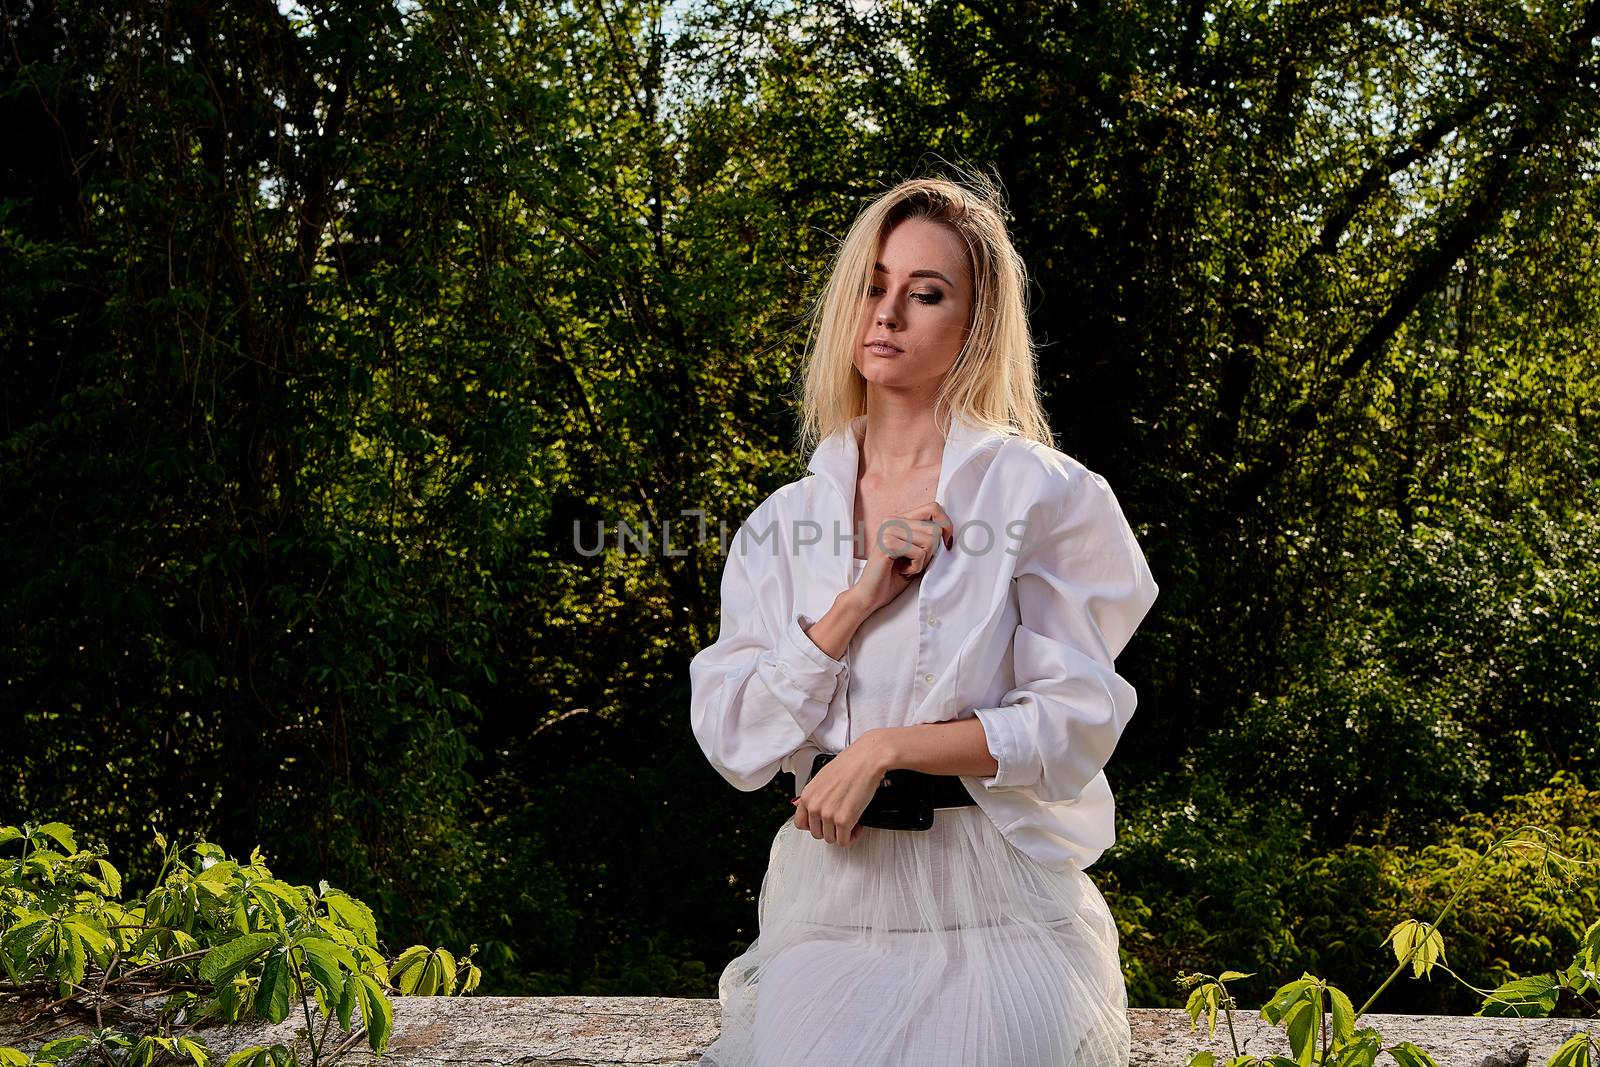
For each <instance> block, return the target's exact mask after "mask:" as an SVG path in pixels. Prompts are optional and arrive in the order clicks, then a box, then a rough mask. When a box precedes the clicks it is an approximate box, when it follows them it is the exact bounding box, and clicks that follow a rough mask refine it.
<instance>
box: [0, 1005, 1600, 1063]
mask: <svg viewBox="0 0 1600 1067" xmlns="http://www.w3.org/2000/svg"><path fill="white" fill-rule="evenodd" d="M394 1005H395V1018H394V1036H393V1038H392V1039H391V1041H390V1045H389V1051H388V1054H387V1055H386V1056H385V1057H384V1059H385V1061H388V1062H391V1063H393V1064H394V1065H395V1067H411V1065H416V1067H435V1065H438V1067H444V1065H447V1064H448V1065H450V1067H475V1065H479V1064H482V1065H490V1064H517V1065H519V1067H614V1065H615V1067H620V1065H623V1064H677V1063H694V1062H695V1061H696V1060H698V1059H699V1058H700V1053H701V1051H702V1050H704V1049H705V1047H706V1046H707V1045H708V1044H710V1043H711V1042H712V1041H713V1040H715V1038H716V1036H717V1031H718V1026H719V1018H720V1011H719V1007H718V1004H717V1002H716V1001H715V1000H684V999H678V998H672V997H395V998H394ZM18 1010H19V1008H18V1006H17V1005H16V1004H15V1003H11V1004H4V1005H0V1045H12V1046H16V1047H20V1048H24V1049H29V1050H32V1049H36V1048H37V1047H38V1045H39V1043H40V1040H46V1039H48V1038H49V1037H54V1036H62V1035H64V1034H68V1033H81V1032H84V1031H85V1030H88V1029H92V1028H93V1026H94V1020H93V1018H92V1017H91V1018H90V1019H89V1020H88V1021H87V1025H86V1026H81V1027H79V1028H76V1029H73V1028H67V1029H58V1027H59V1026H61V1025H62V1024H66V1023H70V1022H72V1020H70V1019H68V1018H65V1017H55V1018H49V1019H48V1021H47V1019H45V1018H41V1019H38V1020H35V1021H34V1022H33V1023H32V1024H31V1025H30V1026H28V1027H27V1028H26V1030H24V1031H19V1030H18V1027H17V1025H16V1013H17V1011H18ZM1128 1018H1129V1024H1130V1026H1131V1028H1132V1030H1133V1067H1182V1065H1183V1064H1185V1063H1187V1062H1188V1058H1189V1056H1190V1054H1192V1053H1193V1052H1194V1051H1196V1050H1197V1049H1201V1048H1210V1049H1212V1050H1213V1051H1215V1052H1216V1053H1217V1058H1218V1062H1219V1064H1220V1063H1225V1062H1226V1057H1230V1056H1231V1055H1232V1052H1233V1046H1232V1044H1231V1043H1230V1041H1229V1040H1228V1035H1227V1030H1226V1028H1225V1027H1224V1026H1223V1025H1222V1019H1221V1017H1219V1018H1218V1020H1217V1023H1218V1027H1217V1033H1216V1035H1215V1037H1212V1038H1209V1039H1208V1038H1207V1037H1206V1034H1205V1028H1204V1025H1203V1024H1202V1026H1201V1029H1200V1030H1198V1031H1195V1032H1191V1031H1190V1029H1189V1017H1188V1016H1187V1015H1186V1014H1184V1013H1183V1012H1182V1011H1178V1010H1176V1009H1166V1008H1135V1009H1133V1010H1132V1011H1130V1012H1129V1013H1128ZM1362 1024H1363V1025H1370V1026H1375V1027H1377V1028H1378V1030H1379V1031H1380V1032H1381V1033H1382V1034H1383V1040H1384V1044H1385V1045H1386V1046H1387V1045H1393V1044H1395V1043H1397V1042H1399V1041H1402V1040H1405V1041H1411V1042H1414V1043H1415V1044H1417V1045H1419V1046H1421V1047H1422V1048H1424V1049H1426V1050H1428V1051H1429V1052H1430V1053H1432V1054H1433V1056H1434V1058H1435V1059H1436V1060H1438V1062H1439V1063H1440V1065H1441V1067H1544V1065H1545V1064H1546V1063H1548V1062H1549V1060H1550V1057H1551V1055H1553V1054H1554V1052H1555V1050H1556V1049H1557V1048H1558V1047H1559V1046H1560V1045H1561V1043H1562V1042H1563V1041H1565V1040H1566V1039H1567V1038H1568V1037H1570V1036H1571V1035H1573V1034H1575V1033H1580V1032H1582V1031H1584V1030H1592V1031H1593V1032H1595V1033H1596V1034H1597V1035H1600V1021H1593V1020H1591V1021H1590V1023H1589V1024H1588V1025H1586V1023H1585V1021H1584V1020H1579V1019H1480V1018H1475V1017H1458V1016H1418V1015H1377V1014H1373V1015H1367V1016H1364V1017H1363V1019H1362ZM304 1025H305V1024H304V1019H303V1018H302V1017H300V1016H291V1017H290V1018H289V1019H288V1020H286V1021H284V1022H282V1023H280V1024H278V1025H277V1026H261V1025H255V1026H230V1027H219V1028H213V1029H209V1030H205V1031H201V1032H200V1036H203V1037H204V1038H205V1040H206V1044H207V1045H208V1046H209V1047H210V1048H211V1050H212V1052H213V1053H221V1054H222V1058H226V1054H227V1053H229V1052H232V1051H234V1050H236V1049H240V1048H243V1047H245V1046H247V1045H254V1044H274V1043H280V1042H281V1043H283V1044H290V1043H293V1042H295V1041H299V1042H300V1043H301V1050H302V1055H301V1062H302V1063H306V1064H309V1063H310V1056H309V1055H308V1054H307V1053H306V1050H305V1045H304V1038H303V1037H297V1035H296V1030H297V1028H300V1029H303V1027H304ZM319 1025H320V1023H319ZM1234 1025H1235V1027H1236V1028H1237V1029H1238V1033H1239V1040H1240V1043H1241V1045H1242V1046H1243V1048H1244V1051H1246V1052H1247V1053H1253V1054H1257V1055H1262V1054H1272V1053H1283V1054H1287V1053H1288V1051H1289V1049H1288V1045H1287V1043H1286V1041H1285V1040H1284V1035H1283V1031H1281V1030H1279V1029H1277V1028H1276V1027H1272V1026H1269V1025H1268V1024H1267V1023H1266V1022H1265V1021H1263V1020H1262V1019H1261V1018H1260V1017H1259V1016H1256V1015H1253V1014H1247V1013H1241V1012H1236V1013H1235V1014H1234ZM45 1030H51V1031H54V1032H53V1033H49V1034H43V1035H42V1036H32V1039H31V1040H30V1035H40V1034H41V1032H42V1031H45ZM330 1032H331V1033H332V1034H333V1035H335V1040H334V1041H330V1042H329V1048H330V1049H331V1048H332V1047H335V1046H336V1045H337V1043H338V1041H337V1036H338V1033H339V1031H338V1029H337V1026H335V1028H334V1029H333V1030H332V1031H330ZM221 1062H222V1059H219V1060H218V1061H217V1063H218V1064H219V1065H220V1063H221ZM341 1062H343V1063H349V1064H351V1065H352V1067H354V1065H358V1064H359V1065H367V1064H375V1063H377V1062H378V1060H377V1057H374V1056H373V1055H372V1054H371V1052H370V1050H369V1049H368V1048H367V1046H366V1042H365V1040H364V1039H362V1040H361V1041H359V1042H358V1043H357V1044H356V1045H354V1046H353V1047H352V1048H351V1049H350V1051H349V1052H348V1053H346V1054H345V1056H344V1057H343V1058H342V1060H341ZM1380 1062H1381V1063H1390V1062H1392V1061H1390V1060H1389V1058H1388V1057H1387V1056H1385V1057H1383V1058H1382V1059H1381V1060H1380Z"/></svg>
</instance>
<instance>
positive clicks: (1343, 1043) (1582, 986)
mask: <svg viewBox="0 0 1600 1067" xmlns="http://www.w3.org/2000/svg"><path fill="white" fill-rule="evenodd" d="M1559 841H1560V837H1559V835H1558V834H1552V833H1551V832H1549V831H1547V830H1544V829H1541V828H1539V827H1534V826H1522V827H1519V828H1518V829H1517V830H1515V831H1513V832H1511V833H1508V834H1505V835H1503V836H1500V837H1498V838H1497V839H1496V840H1495V841H1494V842H1493V843H1491V844H1490V845H1489V846H1488V848H1487V849H1486V850H1485V851H1484V852H1483V853H1482V854H1481V855H1478V856H1474V857H1473V858H1472V860H1471V862H1470V864H1469V865H1467V866H1466V867H1465V868H1464V869H1462V870H1457V871H1453V872H1451V881H1452V882H1453V883H1454V884H1455V889H1454V892H1453V893H1452V894H1451V896H1450V898H1449V899H1448V900H1447V901H1446V902H1445V903H1444V905H1443V907H1442V908H1440V909H1439V912H1438V914H1437V915H1436V916H1435V917H1434V918H1433V919H1432V920H1431V921H1428V922H1422V921H1419V920H1416V919H1406V920H1404V921H1402V922H1400V923H1397V924H1396V925H1395V926H1394V928H1393V929H1392V930H1390V932H1389V936H1388V938H1387V940H1388V943H1389V945H1390V947H1391V948H1392V949H1393V950H1394V956H1395V961H1396V964H1397V965H1396V966H1395V968H1394V969H1393V970H1392V971H1390V972H1389V975H1388V977H1386V978H1385V979H1384V980H1383V983H1382V984H1381V985H1379V986H1378V987H1377V989H1376V990H1375V991H1374V992H1373V993H1372V995H1371V996H1370V997H1368V998H1367V1000H1366V1002H1365V1003H1364V1004H1362V1005H1361V1007H1360V1008H1359V1009H1358V1008H1356V1007H1355V1006H1354V1005H1353V1004H1352V1003H1351V1001H1350V998H1349V996H1347V995H1346V994H1345V993H1344V991H1343V990H1341V989H1339V988H1337V987H1336V986H1334V985H1332V984H1330V983H1328V982H1326V981H1325V980H1323V979H1321V978H1319V977H1317V976H1316V975H1314V974H1312V973H1310V972H1309V971H1308V972H1305V973H1302V974H1301V975H1300V977H1299V978H1297V979H1295V980H1293V981H1290V982H1287V983H1285V984H1283V985H1281V986H1279V987H1278V989H1277V990H1276V991H1275V992H1274V993H1273V994H1272V996H1271V997H1270V998H1269V999H1268V1000H1267V1002H1266V1003H1265V1004H1263V1005H1262V1007H1261V1017H1262V1018H1263V1019H1265V1020H1266V1021H1267V1022H1269V1023H1272V1024H1273V1025H1275V1026H1281V1027H1282V1028H1283V1030H1284V1032H1285V1035H1286V1036H1287V1038H1288V1042H1289V1048H1290V1053H1291V1055H1290V1056H1289V1057H1283V1056H1266V1057H1255V1056H1246V1055H1245V1054H1244V1053H1243V1052H1242V1050H1241V1049H1240V1045H1239V1039H1238V1035H1237V1033H1236V1031H1235V1030H1234V1026H1233V1011H1234V1009H1235V1008H1236V1007H1237V1006H1238V1005H1237V1001H1235V999H1234V998H1233V996H1232V995H1231V994H1230V993H1229V992H1228V989H1227V985H1226V983H1227V982H1228V981H1237V980H1242V979H1245V978H1249V977H1251V975H1249V974H1241V973H1239V972H1237V971H1225V972H1223V973H1222V974H1221V975H1217V976H1212V975H1209V974H1204V973H1193V974H1191V973H1180V974H1179V975H1178V977H1177V984H1178V985H1179V986H1180V987H1181V988H1185V989H1189V990H1191V992H1190V993H1189V998H1188V1002H1187V1004H1186V1005H1185V1008H1186V1010H1187V1012H1188V1014H1189V1021H1190V1029H1191V1031H1192V1030H1194V1029H1196V1028H1197V1027H1198V1025H1199V1021H1200V1017H1201V1016H1202V1015H1204V1016H1206V1020H1207V1025H1208V1031H1207V1032H1208V1035H1209V1034H1214V1033H1215V1032H1216V1014H1217V1010H1218V1008H1219V1007H1220V1008H1221V1009H1222V1010H1223V1011H1224V1012H1225V1013H1226V1020H1227V1025H1228V1036H1229V1039H1230V1041H1231V1042H1232V1045H1233V1054H1234V1055H1233V1058H1232V1059H1230V1060H1229V1061H1228V1062H1229V1064H1230V1065H1233V1067H1254V1065H1256V1064H1266V1065H1271V1067H1290V1065H1294V1067H1313V1065H1314V1064H1315V1065H1335V1064H1336V1065H1340V1067H1355V1065H1359V1067H1372V1064H1373V1063H1374V1062H1375V1061H1376V1059H1377V1057H1378V1054H1379V1053H1380V1052H1385V1051H1387V1052H1388V1053H1389V1054H1390V1055H1391V1056H1392V1057H1393V1058H1394V1060H1395V1061H1396V1063H1397V1064H1399V1065H1400V1067H1437V1064H1436V1063H1435V1061H1434V1060H1433V1058H1432V1057H1431V1056H1430V1055H1429V1054H1428V1053H1427V1052H1426V1051H1425V1050H1423V1049H1421V1048H1419V1047H1417V1046H1416V1045H1414V1044H1412V1043H1411V1042H1405V1041H1402V1042H1398V1043H1397V1044H1396V1045H1394V1046H1393V1047H1390V1048H1387V1049H1385V1048H1384V1047H1383V1045H1382V1040H1383V1039H1382V1035H1381V1034H1380V1033H1379V1032H1378V1031H1377V1030H1376V1029H1373V1028H1371V1027H1362V1028H1359V1029H1358V1028H1357V1026H1356V1023H1357V1022H1358V1021H1359V1020H1360V1019H1361V1017H1362V1016H1364V1015H1366V1013H1367V1010H1368V1009H1369V1008H1371V1007H1372V1005H1373V1003H1374V1002H1376V1001H1377V999H1378V997H1379V996H1380V995H1381V994H1382V993H1383V992H1384V990H1386V989H1387V988H1388V987H1389V985H1390V983H1392V982H1393V981H1394V980H1395V979H1396V978H1398V977H1399V976H1400V975H1401V974H1402V973H1403V972H1404V971H1405V970H1406V968H1407V967H1410V968H1411V969H1412V974H1413V977H1414V978H1423V977H1427V976H1428V975H1430V974H1431V973H1432V971H1433V970H1434V968H1435V967H1439V968H1443V969H1445V970H1449V968H1448V967H1447V966H1446V965H1445V946H1444V939H1443V937H1442V935H1441V934H1440V929H1439V927H1440V924H1441V923H1442V922H1443V921H1444V920H1445V918H1446V917H1448V916H1449V915H1450V913H1451V912H1452V911H1453V910H1454V909H1455V908H1456V907H1457V905H1458V904H1459V902H1460V901H1461V899H1462V897H1463V895H1464V892H1465V891H1466V889H1467V888H1468V887H1469V886H1471V885H1473V884H1474V881H1475V879H1476V878H1477V876H1478V875H1480V873H1481V872H1482V871H1483V870H1485V869H1486V868H1487V866H1488V861H1489V860H1490V859H1491V858H1492V857H1494V856H1495V855H1496V854H1497V853H1500V852H1502V851H1505V852H1508V853H1522V854H1532V855H1535V856H1537V857H1538V859H1539V861H1540V862H1541V863H1542V864H1543V865H1544V869H1545V870H1546V871H1550V870H1554V871H1555V872H1557V873H1558V874H1559V876H1560V878H1559V881H1558V882H1557V889H1558V890H1561V891H1565V890H1566V889H1567V888H1568V887H1569V886H1570V885H1575V884H1578V883H1579V882H1580V881H1581V880H1582V879H1581V877H1580V876H1581V875H1582V874H1584V873H1588V874H1589V877H1588V878H1587V881H1588V883H1589V884H1590V885H1593V884H1594V882H1595V881H1596V879H1595V878H1594V877H1593V874H1592V872H1584V871H1583V868H1587V867H1592V866H1594V865H1595V864H1594V863H1593V861H1589V860H1585V859H1582V858H1580V857H1577V856H1573V855H1568V854H1565V853H1563V852H1561V851H1559V850H1558V848H1557V844H1558V843H1559ZM1597 946H1600V920H1596V921H1595V922H1594V923H1593V924H1592V925H1590V926H1589V928H1588V930H1587V932H1585V933H1584V934H1583V936H1582V938H1581V939H1580V941H1579V949H1578V953H1577V955H1576V956H1575V957H1574V958H1573V960H1572V962H1571V965H1570V966H1569V967H1568V968H1567V969H1566V970H1565V971H1563V972H1559V973H1557V974H1556V975H1554V976H1551V977H1549V978H1546V977H1543V976H1539V977H1536V978H1528V979H1520V980H1518V981H1514V982H1509V983H1506V984H1505V985H1502V986H1501V987H1500V988H1499V989H1496V990H1494V991H1492V992H1489V993H1488V998H1487V999H1486V1000H1485V1002H1484V1005H1483V1007H1482V1008H1481V1009H1480V1010H1479V1014H1480V1015H1508V1014H1510V1015H1548V1014H1550V1013H1551V1011H1553V1010H1554V1009H1555V1006H1556V1001H1557V999H1558V998H1559V996H1560V994H1561V992H1562V991H1563V990H1570V991H1571V993H1572V995H1573V996H1574V997H1576V998H1578V999H1580V1000H1584V994H1585V993H1588V992H1594V991H1596V990H1600V985H1597V983H1596V979H1597V978H1600V970H1597V966H1596V965H1597V963H1600V955H1597V953H1596V948H1597ZM1453 974H1454V972H1452V975H1453ZM1456 977H1457V980H1458V981H1461V982H1462V984H1463V985H1465V986H1467V988H1468V989H1472V990H1473V991H1474V992H1476V993H1480V994H1481V993H1483V992H1485V991H1483V990H1477V989H1475V988H1474V987H1472V986H1471V985H1469V984H1468V983H1466V982H1465V981H1464V980H1461V979H1460V978H1459V976H1456ZM1325 1004H1326V1007H1325V1006H1324V1005H1325ZM1584 1008H1585V1009H1586V1011H1587V1014H1588V1015H1590V1016H1595V1017H1600V1004H1595V1003H1589V1002H1587V1001H1586V1000H1585V1003H1584ZM1578 1036H1580V1037H1582V1040H1581V1041H1576V1040H1574V1041H1568V1042H1567V1043H1566V1044H1564V1045H1563V1046H1562V1047H1561V1048H1560V1049H1559V1050H1558V1051H1557V1052H1556V1053H1555V1055H1554V1056H1553V1057H1552V1058H1551V1060H1550V1065H1549V1067H1558V1065H1560V1064H1565V1063H1570V1062H1575V1061H1583V1060H1584V1058H1585V1057H1587V1056H1588V1052H1589V1048H1590V1046H1591V1043H1592V1042H1593V1041H1594V1040H1595V1036H1594V1035H1593V1034H1590V1033H1585V1034H1582V1035H1578ZM1215 1062H1216V1056H1215V1054H1214V1053H1212V1052H1211V1051H1209V1050H1201V1051H1199V1052H1197V1053H1195V1054H1194V1055H1193V1056H1191V1057H1190V1060H1189V1063H1190V1067H1215Z"/></svg>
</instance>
